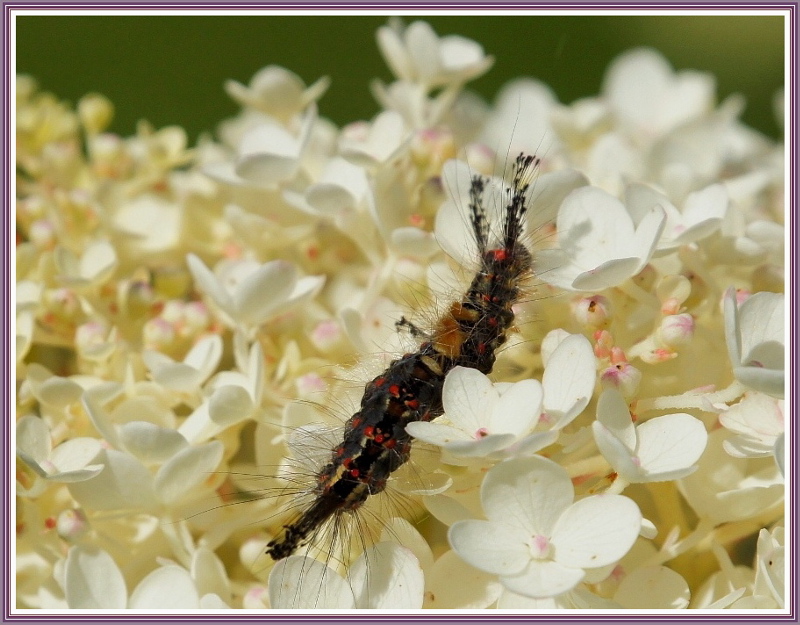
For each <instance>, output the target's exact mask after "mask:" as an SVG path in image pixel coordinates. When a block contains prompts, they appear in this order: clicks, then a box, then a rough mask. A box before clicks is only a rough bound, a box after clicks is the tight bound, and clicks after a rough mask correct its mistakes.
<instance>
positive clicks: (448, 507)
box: [422, 494, 474, 526]
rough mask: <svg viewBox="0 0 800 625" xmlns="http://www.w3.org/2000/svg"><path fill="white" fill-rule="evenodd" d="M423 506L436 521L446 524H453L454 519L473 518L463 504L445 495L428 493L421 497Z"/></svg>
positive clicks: (464, 519)
mask: <svg viewBox="0 0 800 625" xmlns="http://www.w3.org/2000/svg"><path fill="white" fill-rule="evenodd" d="M422 501H423V503H424V504H425V507H426V508H427V509H428V511H429V512H430V513H431V514H432V515H433V516H434V518H435V519H436V520H437V521H440V522H441V523H444V524H445V525H447V526H450V525H453V523H455V522H456V521H466V520H468V519H472V518H474V515H473V513H472V512H470V511H469V510H468V509H467V508H466V507H465V506H463V505H462V504H461V503H459V502H458V501H456V500H455V499H453V498H452V497H448V496H447V495H441V494H436V495H429V496H426V497H423V499H422Z"/></svg>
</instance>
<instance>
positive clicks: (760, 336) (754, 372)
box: [724, 288, 785, 399]
mask: <svg viewBox="0 0 800 625" xmlns="http://www.w3.org/2000/svg"><path fill="white" fill-rule="evenodd" d="M724 306H725V340H726V341H727V343H728V354H729V355H730V358H731V364H732V365H733V374H734V375H735V376H736V379H737V380H739V381H740V382H741V383H742V384H744V385H746V386H749V387H750V388H752V389H754V390H756V391H761V392H762V393H767V394H768V395H772V396H773V397H777V398H779V399H782V398H783V394H784V372H783V367H784V362H783V354H784V349H785V348H784V341H785V337H784V324H783V310H784V296H783V293H768V292H761V293H755V294H754V295H751V296H750V297H748V298H747V300H745V302H744V303H743V304H741V305H738V306H737V304H736V291H735V290H734V289H733V288H730V289H728V291H727V292H726V293H725V300H724Z"/></svg>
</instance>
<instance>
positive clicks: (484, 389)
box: [442, 367, 500, 435]
mask: <svg viewBox="0 0 800 625" xmlns="http://www.w3.org/2000/svg"><path fill="white" fill-rule="evenodd" d="M499 399H500V396H499V393H498V392H497V391H496V390H495V388H494V386H493V385H492V382H491V380H489V378H487V377H486V376H485V375H484V374H483V373H481V372H480V371H478V370H477V369H471V368H468V367H454V368H453V369H452V370H451V371H450V373H448V374H447V377H445V379H444V386H443V388H442V403H443V404H444V410H445V414H446V415H447V418H448V419H449V420H450V422H451V423H452V424H453V425H454V426H456V427H458V428H460V429H461V430H463V431H464V432H466V433H468V434H469V433H473V435H474V434H475V433H477V432H478V430H480V429H481V428H483V427H486V426H487V425H488V424H489V418H490V415H491V413H492V410H493V408H494V406H495V404H496V403H497V402H498V401H499Z"/></svg>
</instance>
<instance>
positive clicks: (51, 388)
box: [35, 375, 83, 408]
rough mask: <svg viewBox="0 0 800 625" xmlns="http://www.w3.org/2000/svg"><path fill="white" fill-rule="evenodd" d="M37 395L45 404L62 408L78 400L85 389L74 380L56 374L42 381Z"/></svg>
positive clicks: (36, 392)
mask: <svg viewBox="0 0 800 625" xmlns="http://www.w3.org/2000/svg"><path fill="white" fill-rule="evenodd" d="M35 395H36V397H37V399H38V400H39V401H41V402H42V403H44V404H49V405H51V406H55V407H59V408H62V407H66V406H69V405H70V404H73V403H75V402H76V401H78V400H79V399H80V398H81V395H83V389H82V388H81V386H80V385H79V384H76V383H75V382H73V381H72V380H68V379H67V378H62V377H59V376H55V375H54V376H51V377H50V378H48V379H47V380H45V381H44V382H42V384H41V385H40V386H39V387H38V388H37V389H36V391H35Z"/></svg>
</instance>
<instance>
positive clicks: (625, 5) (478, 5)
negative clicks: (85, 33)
mask: <svg viewBox="0 0 800 625" xmlns="http://www.w3.org/2000/svg"><path fill="white" fill-rule="evenodd" d="M8 6H10V7H11V8H12V9H13V10H23V9H63V10H70V11H74V10H82V9H86V10H90V9H99V8H111V9H119V10H128V9H142V10H172V9H189V8H198V9H204V8H205V9H210V8H220V9H225V10H252V9H254V8H264V9H272V10H282V9H296V8H306V9H308V8H311V9H370V8H373V9H380V10H383V11H387V10H390V9H419V10H420V11H429V10H435V9H448V8H451V9H457V8H461V9H464V10H470V9H487V10H500V9H524V8H531V9H533V8H535V9H541V10H548V9H563V8H565V7H569V8H576V9H609V10H613V9H620V10H623V9H632V8H642V7H646V8H647V9H651V10H654V11H655V10H659V9H687V10H690V9H691V10H698V9H719V10H725V9H730V8H732V7H735V8H757V9H761V10H770V9H773V10H785V9H787V8H790V5H789V4H788V3H769V4H757V3H754V2H752V1H751V2H722V1H719V2H714V1H707V2H704V3H692V2H687V1H684V2H680V3H669V2H659V3H652V4H647V5H643V4H641V2H635V1H634V0H631V1H630V2H628V1H625V0H619V1H618V2H615V3H602V4H600V3H593V2H589V1H583V2H570V1H569V0H564V1H563V2H559V1H558V0H550V1H549V2H547V3H540V4H531V3H514V2H504V3H495V4H490V3H487V2H485V1H483V0H482V1H479V2H475V3H473V4H464V3H458V4H456V3H455V2H438V3H421V2H415V3H402V2H394V3H385V4H375V3H368V2H364V3H359V2H347V3H335V4H334V3H324V2H319V1H317V2H313V3H300V2H296V3H292V2H282V3H273V4H268V3H264V2H260V1H255V2H237V3H235V4H233V3H232V4H221V3H219V2H211V1H210V2H207V3H201V2H190V1H188V0H187V2H180V1H173V2H170V3H156V2H145V3H136V2H126V3H114V4H110V3H108V2H106V1H102V0H99V1H97V2H91V1H86V2H82V3H75V4H70V5H69V6H67V5H64V4H58V3H52V2H51V3H17V4H14V5H8Z"/></svg>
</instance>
